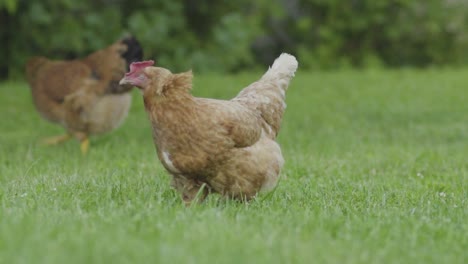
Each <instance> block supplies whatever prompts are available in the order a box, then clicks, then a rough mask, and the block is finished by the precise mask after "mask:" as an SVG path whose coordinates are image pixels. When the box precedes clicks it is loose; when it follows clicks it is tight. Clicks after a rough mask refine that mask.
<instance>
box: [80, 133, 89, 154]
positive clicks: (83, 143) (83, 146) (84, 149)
mask: <svg viewBox="0 0 468 264" xmlns="http://www.w3.org/2000/svg"><path fill="white" fill-rule="evenodd" d="M80 149H81V153H83V155H85V154H86V153H88V149H89V139H88V138H87V137H86V138H84V139H83V140H81V144H80Z"/></svg>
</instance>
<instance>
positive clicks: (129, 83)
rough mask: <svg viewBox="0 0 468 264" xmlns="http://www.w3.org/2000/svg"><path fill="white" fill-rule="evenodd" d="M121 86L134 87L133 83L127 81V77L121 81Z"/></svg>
mask: <svg viewBox="0 0 468 264" xmlns="http://www.w3.org/2000/svg"><path fill="white" fill-rule="evenodd" d="M119 85H122V86H128V85H132V86H133V84H132V83H131V81H130V80H127V78H125V77H123V78H122V80H120V82H119Z"/></svg>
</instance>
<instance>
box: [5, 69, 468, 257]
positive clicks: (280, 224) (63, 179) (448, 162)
mask: <svg viewBox="0 0 468 264" xmlns="http://www.w3.org/2000/svg"><path fill="white" fill-rule="evenodd" d="M260 74H261V73H258V74H241V75H237V76H216V75H212V76H210V75H206V76H196V77H195V90H194V93H195V94H197V95H199V96H205V97H216V98H229V97H231V96H234V95H235V94H237V92H238V91H239V88H240V87H244V86H245V85H247V84H249V83H250V82H252V81H254V80H255V79H256V78H257V77H258V76H260ZM467 85H468V69H466V70H449V69H446V70H441V71H438V70H425V71H416V70H399V71H380V70H379V71H363V72H359V71H342V72H335V73H318V72H314V73H306V72H298V73H297V74H296V77H295V79H294V80H293V82H292V84H291V86H290V90H289V91H288V94H287V103H288V108H287V110H286V114H285V116H284V120H283V126H282V130H281V132H280V137H279V142H280V144H281V146H282V148H283V154H284V156H285V160H286V164H285V167H284V169H283V171H282V178H281V180H280V183H279V185H278V187H277V189H276V190H275V191H274V192H273V193H271V194H270V195H263V196H260V197H258V198H257V199H256V200H254V201H252V202H250V203H249V204H241V203H237V202H232V201H224V200H222V199H219V197H217V196H216V195H212V196H210V198H209V199H208V200H207V201H206V202H205V203H203V204H201V205H196V206H193V207H191V208H185V207H184V206H183V205H182V202H181V200H180V199H179V196H178V195H177V193H175V192H174V191H173V190H172V189H171V188H170V187H169V176H168V174H167V173H166V172H165V170H164V169H163V167H162V165H161V164H160V163H159V161H158V160H157V158H156V153H155V150H154V146H153V143H152V139H151V130H150V125H149V122H148V120H147V118H146V114H145V112H144V110H143V104H142V99H141V95H140V94H139V93H138V92H137V91H135V92H134V101H133V105H132V109H131V112H130V114H129V116H128V118H127V120H126V121H125V123H124V124H123V126H122V127H120V128H119V129H118V130H116V131H115V132H113V133H110V134H107V135H103V136H99V137H94V138H92V141H91V148H90V152H89V153H88V155H87V156H82V155H81V153H80V151H79V144H78V142H76V141H70V142H67V143H65V144H62V145H59V146H53V147H44V146H41V145H40V144H37V142H38V141H39V140H40V139H41V138H44V137H48V136H52V135H58V134H61V133H62V129H61V128H60V127H58V126H55V125H52V124H49V123H47V122H46V121H44V120H42V119H41V118H40V117H39V115H38V114H37V113H36V112H35V110H34V107H33V105H32V103H31V98H30V94H29V89H28V88H27V85H26V84H25V83H23V82H7V83H3V84H0V263H8V264H10V263H113V264H117V263H425V264H426V263H438V264H440V263H451V264H452V263H460V264H461V263H468V250H467V249H468V87H467Z"/></svg>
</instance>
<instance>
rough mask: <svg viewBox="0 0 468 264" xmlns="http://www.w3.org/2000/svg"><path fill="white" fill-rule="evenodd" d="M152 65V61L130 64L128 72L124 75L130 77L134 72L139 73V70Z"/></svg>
mask: <svg viewBox="0 0 468 264" xmlns="http://www.w3.org/2000/svg"><path fill="white" fill-rule="evenodd" d="M153 65H154V61H153V60H147V61H138V62H132V64H130V72H128V73H126V74H125V75H130V74H132V73H133V72H135V71H139V70H141V69H144V68H146V67H149V66H153Z"/></svg>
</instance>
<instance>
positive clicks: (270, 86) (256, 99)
mask: <svg viewBox="0 0 468 264" xmlns="http://www.w3.org/2000/svg"><path fill="white" fill-rule="evenodd" d="M297 66H298V63H297V60H296V58H295V57H294V56H292V55H289V54H287V53H283V54H281V55H280V56H279V57H278V58H277V59H276V60H275V62H274V63H273V65H272V66H271V67H270V69H268V71H267V72H266V73H265V74H264V75H263V76H262V78H261V79H260V80H259V81H257V82H255V83H253V84H251V85H249V86H248V87H246V88H245V89H243V90H242V91H241V92H240V93H239V95H238V96H237V97H235V98H234V99H233V101H237V102H239V103H242V104H243V105H245V106H247V107H248V108H250V109H252V110H253V111H257V112H258V113H259V114H260V116H261V117H262V118H263V119H264V120H265V122H266V132H267V134H268V135H270V136H271V137H272V138H274V137H276V136H277V135H278V132H279V129H280V126H281V120H282V118H283V113H284V110H285V109H286V103H285V96H286V90H287V89H288V86H289V82H290V81H291V79H292V77H293V76H294V73H295V72H296V70H297Z"/></svg>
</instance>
